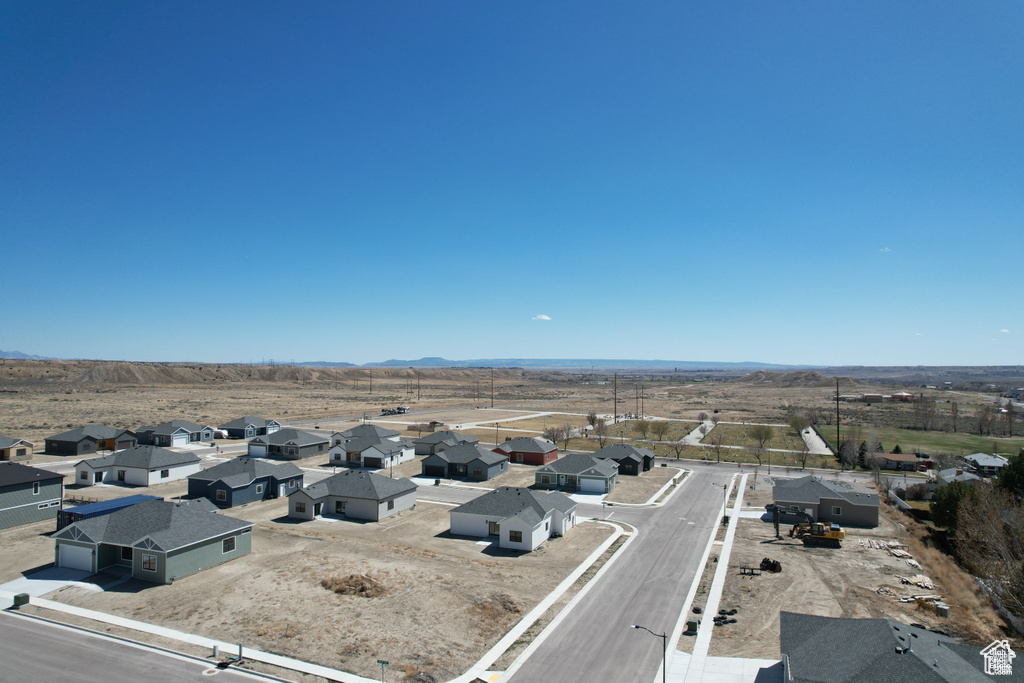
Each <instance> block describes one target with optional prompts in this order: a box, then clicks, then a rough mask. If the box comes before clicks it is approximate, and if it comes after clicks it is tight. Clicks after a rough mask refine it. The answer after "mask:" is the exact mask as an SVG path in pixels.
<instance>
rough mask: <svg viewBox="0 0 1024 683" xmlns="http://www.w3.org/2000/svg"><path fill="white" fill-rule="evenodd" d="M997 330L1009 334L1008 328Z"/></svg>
mask: <svg viewBox="0 0 1024 683" xmlns="http://www.w3.org/2000/svg"><path fill="white" fill-rule="evenodd" d="M999 331H1000V332H1002V333H1003V334H1010V331H1009V330H999Z"/></svg>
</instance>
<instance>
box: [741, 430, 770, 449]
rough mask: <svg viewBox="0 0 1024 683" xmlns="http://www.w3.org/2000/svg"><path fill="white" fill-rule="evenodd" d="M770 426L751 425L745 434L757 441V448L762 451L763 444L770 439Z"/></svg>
mask: <svg viewBox="0 0 1024 683" xmlns="http://www.w3.org/2000/svg"><path fill="white" fill-rule="evenodd" d="M773 433H774V432H773V431H772V428H771V427H769V426H768V425H753V426H751V428H750V429H748V430H747V436H749V437H750V438H751V439H753V440H754V441H756V442H757V448H758V450H761V451H763V450H764V447H765V444H767V443H768V442H769V441H771V440H772V434H773Z"/></svg>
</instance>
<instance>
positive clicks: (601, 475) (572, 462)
mask: <svg viewBox="0 0 1024 683" xmlns="http://www.w3.org/2000/svg"><path fill="white" fill-rule="evenodd" d="M534 477H535V480H536V483H537V485H538V486H542V487H546V488H560V489H565V490H567V491H582V492H583V493H608V492H610V491H611V490H612V489H614V488H615V485H616V484H617V483H619V465H618V463H616V462H615V461H614V460H605V459H604V458H595V457H594V456H592V455H588V454H586V453H571V454H569V455H566V456H563V457H561V458H559V459H558V460H556V461H554V462H552V463H550V464H547V465H543V466H541V467H538V468H537V471H536V473H535V475H534Z"/></svg>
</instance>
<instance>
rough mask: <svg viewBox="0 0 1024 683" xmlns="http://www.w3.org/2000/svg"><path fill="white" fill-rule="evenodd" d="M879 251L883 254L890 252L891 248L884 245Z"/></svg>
mask: <svg viewBox="0 0 1024 683" xmlns="http://www.w3.org/2000/svg"><path fill="white" fill-rule="evenodd" d="M878 251H880V252H882V253H883V254H888V253H889V252H890V251H891V250H890V249H889V247H882V248H881V249H879V250H878Z"/></svg>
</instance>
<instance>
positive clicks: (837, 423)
mask: <svg viewBox="0 0 1024 683" xmlns="http://www.w3.org/2000/svg"><path fill="white" fill-rule="evenodd" d="M836 448H839V378H838V377H836Z"/></svg>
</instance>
